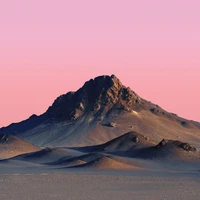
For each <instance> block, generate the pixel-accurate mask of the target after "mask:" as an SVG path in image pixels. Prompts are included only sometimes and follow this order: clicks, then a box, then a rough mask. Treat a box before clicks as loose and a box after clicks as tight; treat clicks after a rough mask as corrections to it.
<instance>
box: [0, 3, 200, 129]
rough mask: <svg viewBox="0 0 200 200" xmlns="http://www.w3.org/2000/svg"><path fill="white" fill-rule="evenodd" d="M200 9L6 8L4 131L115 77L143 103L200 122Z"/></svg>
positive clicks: (1, 27) (0, 113) (0, 33)
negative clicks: (101, 78) (100, 79)
mask: <svg viewBox="0 0 200 200" xmlns="http://www.w3.org/2000/svg"><path fill="white" fill-rule="evenodd" d="M199 8H200V1H198V0H190V1H188V0H187V1H186V0H182V1H181V0H166V1H160V0H151V1H149V0H141V1H135V0H120V1H118V0H101V1H95V0H85V1H81V0H74V1H68V0H56V1H55V0H54V1H53V0H34V1H33V0H29V1H27V0H18V1H16V0H7V1H1V2H0V98H1V101H0V127H1V126H6V125H8V124H10V123H12V122H18V121H21V120H23V119H26V118H28V117H29V116H30V115H32V114H33V113H35V114H42V113H43V112H45V111H46V110H47V108H48V107H49V106H50V105H51V104H52V103H53V101H54V99H55V98H56V97H57V96H59V95H61V94H63V93H66V92H68V91H71V90H77V89H78V88H80V87H81V86H82V85H83V84H84V82H85V81H87V80H89V79H90V78H94V77H96V76H98V75H103V74H108V75H111V74H115V75H116V76H117V77H118V78H119V79H120V80H121V82H122V83H123V84H124V85H126V86H130V87H131V89H132V90H134V91H135V92H136V93H138V95H140V96H141V97H143V98H145V99H147V100H149V101H152V102H153V103H155V104H158V105H160V106H161V107H163V108H164V109H165V110H167V111H170V112H173V113H177V114H178V115H179V116H182V117H185V118H187V119H192V120H196V121H200V112H199V110H200V103H199V102H200V92H199V88H200V78H199V75H200V12H199Z"/></svg>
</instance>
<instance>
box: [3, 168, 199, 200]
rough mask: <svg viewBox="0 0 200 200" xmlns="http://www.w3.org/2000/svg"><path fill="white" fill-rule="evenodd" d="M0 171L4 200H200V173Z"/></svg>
mask: <svg viewBox="0 0 200 200" xmlns="http://www.w3.org/2000/svg"><path fill="white" fill-rule="evenodd" d="M16 171H18V170H14V171H13V172H12V171H10V170H9V173H7V174H3V173H2V171H0V173H1V174H0V188H1V194H0V199H1V200H8V199H9V200H17V199H20V200H27V199H28V200H43V199H50V200H51V199H52V200H55V199H56V200H129V199H131V200H169V199H171V200H179V199H180V200H198V199H200V190H199V188H200V172H195V173H177V172H176V173H174V172H150V171H132V172H128V171H126V172H125V171H105V170H103V171H102V170H88V171H84V170H69V169H68V170H55V169H54V170H53V171H51V170H47V171H46V172H41V171H39V170H38V171H34V170H32V171H31V170H30V171H29V172H30V173H27V172H28V171H20V172H19V173H18V174H16Z"/></svg>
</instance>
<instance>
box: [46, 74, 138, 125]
mask: <svg viewBox="0 0 200 200" xmlns="http://www.w3.org/2000/svg"><path fill="white" fill-rule="evenodd" d="M140 102H141V99H140V97H139V96H138V95H137V94H136V93H134V92H133V91H132V90H131V89H130V88H129V87H125V86H123V85H122V83H121V82H120V81H119V79H118V78H117V77H116V76H115V75H112V76H99V77H97V78H95V79H91V80H90V81H87V82H86V83H85V84H84V85H83V87H82V88H80V89H79V90H78V91H76V92H69V93H67V94H65V95H62V96H60V97H58V98H57V99H56V100H55V102H54V103H53V105H52V106H51V107H49V109H48V110H47V115H48V116H50V117H51V118H56V119H65V120H72V121H73V120H76V119H77V118H79V117H80V116H82V115H83V114H85V113H87V112H91V111H92V112H94V113H97V112H103V111H104V112H105V111H108V110H109V109H111V108H113V107H116V108H119V109H123V110H126V111H131V110H132V109H133V108H134V107H136V106H137V105H139V104H140Z"/></svg>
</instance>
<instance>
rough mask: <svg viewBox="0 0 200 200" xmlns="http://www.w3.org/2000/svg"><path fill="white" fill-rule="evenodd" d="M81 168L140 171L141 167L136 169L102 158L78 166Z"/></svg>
mask: <svg viewBox="0 0 200 200" xmlns="http://www.w3.org/2000/svg"><path fill="white" fill-rule="evenodd" d="M78 167H79V168H92V169H117V170H140V168H139V167H134V166H132V165H129V164H125V163H122V162H119V161H116V160H114V159H112V157H110V156H102V157H100V158H97V159H95V160H93V161H91V162H88V163H85V164H82V165H78Z"/></svg>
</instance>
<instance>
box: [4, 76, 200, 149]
mask: <svg viewBox="0 0 200 200" xmlns="http://www.w3.org/2000/svg"><path fill="white" fill-rule="evenodd" d="M163 92H164V91H163ZM169 98H173V97H169ZM130 131H135V132H137V133H140V134H142V135H144V137H147V138H152V139H153V140H154V141H155V142H157V143H158V142H160V141H161V140H162V139H163V138H167V139H171V140H181V141H183V142H187V143H191V144H192V145H199V143H200V124H199V123H198V122H194V121H191V120H187V119H184V118H181V117H179V116H177V115H176V114H173V113H169V112H167V111H165V110H164V109H162V108H160V107H159V106H158V105H155V104H153V103H151V102H149V101H147V100H145V99H143V98H141V97H140V96H139V95H137V94H136V93H135V92H134V91H132V90H131V89H130V88H129V87H126V86H124V85H123V84H122V83H121V82H120V80H119V79H118V78H117V77H116V76H114V75H112V76H99V77H96V78H94V79H91V80H89V81H87V82H86V83H85V84H84V85H83V86H82V87H81V88H80V89H79V90H78V91H76V92H68V93H66V94H64V95H61V96H60V97H58V98H57V99H56V100H55V101H54V103H53V104H52V106H50V107H49V108H48V109H47V111H46V112H45V113H44V114H42V115H40V116H36V115H32V116H31V117H30V118H29V119H26V120H24V121H22V122H20V123H14V124H11V125H9V126H7V127H3V128H1V129H0V133H2V134H5V133H6V134H11V135H14V136H19V137H21V138H24V139H26V140H27V141H29V142H31V143H33V144H35V145H38V146H49V147H51V146H69V147H70V146H71V147H72V146H91V145H98V144H102V143H106V142H109V141H110V140H112V139H114V138H116V137H119V136H121V135H123V134H124V133H127V132H130Z"/></svg>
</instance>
